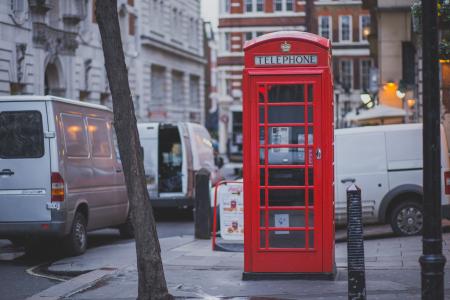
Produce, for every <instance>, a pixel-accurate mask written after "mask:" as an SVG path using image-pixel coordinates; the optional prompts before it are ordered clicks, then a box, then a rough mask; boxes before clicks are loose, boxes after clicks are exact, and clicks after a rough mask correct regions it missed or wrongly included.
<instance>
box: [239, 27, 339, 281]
mask: <svg viewBox="0 0 450 300" xmlns="http://www.w3.org/2000/svg"><path fill="white" fill-rule="evenodd" d="M330 47H331V44H330V41H329V40H327V39H325V38H322V37H319V36H317V35H314V34H310V33H304V32H294V31H289V32H275V33H271V34H266V35H263V36H261V37H258V38H256V39H253V40H251V41H249V42H247V43H246V45H245V47H244V51H245V68H244V84H243V95H244V100H243V116H244V124H243V125H244V127H243V133H244V160H243V163H244V207H245V209H244V214H245V215H244V217H245V224H246V226H245V229H244V230H245V233H244V234H245V245H244V261H245V263H244V275H243V278H244V279H252V278H255V277H258V278H259V277H264V276H265V275H270V276H272V275H274V273H276V274H277V276H278V275H288V276H293V275H298V277H303V276H304V275H306V276H308V277H316V278H321V277H325V278H333V277H334V169H333V87H332V74H331V48H330Z"/></svg>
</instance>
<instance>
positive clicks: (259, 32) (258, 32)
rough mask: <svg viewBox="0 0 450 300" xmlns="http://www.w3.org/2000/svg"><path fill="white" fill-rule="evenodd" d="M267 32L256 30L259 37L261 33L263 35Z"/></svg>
mask: <svg viewBox="0 0 450 300" xmlns="http://www.w3.org/2000/svg"><path fill="white" fill-rule="evenodd" d="M264 33H265V32H262V31H257V32H256V36H257V37H258V36H261V35H263V34H264Z"/></svg>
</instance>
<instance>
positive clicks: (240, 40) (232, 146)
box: [217, 0, 306, 159]
mask: <svg viewBox="0 0 450 300" xmlns="http://www.w3.org/2000/svg"><path fill="white" fill-rule="evenodd" d="M219 5H220V11H219V50H218V58H217V65H218V67H217V69H218V94H219V97H218V102H219V152H220V153H223V154H225V153H228V154H229V155H230V157H232V158H237V159H239V158H240V157H241V156H242V142H243V139H242V90H241V87H242V70H243V65H244V53H243V46H244V43H245V42H246V41H248V40H251V39H253V38H255V37H258V36H260V35H263V34H265V33H269V32H274V31H281V30H300V31H305V30H306V13H305V10H306V2H305V1H298V0H220V1H219Z"/></svg>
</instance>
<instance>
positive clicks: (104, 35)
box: [95, 0, 173, 300]
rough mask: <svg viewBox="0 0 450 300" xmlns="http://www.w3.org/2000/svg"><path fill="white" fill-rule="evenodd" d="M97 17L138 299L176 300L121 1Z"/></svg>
mask: <svg viewBox="0 0 450 300" xmlns="http://www.w3.org/2000/svg"><path fill="white" fill-rule="evenodd" d="M95 15H96V19H97V22H98V27H99V29H100V35H101V39H102V45H103V54H104V57H105V67H106V73H107V76H108V81H109V87H110V89H111V95H112V100H113V110H114V128H115V129H116V133H117V142H118V144H119V152H120V157H121V159H122V166H123V170H124V174H125V181H126V185H127V192H128V198H129V201H130V207H131V218H132V223H133V227H134V232H135V238H136V254H137V269H138V278H139V288H138V299H152V300H153V299H172V298H173V297H172V296H171V295H170V294H169V292H168V290H167V285H166V280H165V277H164V269H163V265H162V260H161V249H160V246H159V241H158V234H157V232H156V226H155V219H154V217H153V210H152V207H151V205H150V199H149V195H148V192H147V186H146V183H145V175H144V164H143V161H142V158H143V153H142V148H141V145H140V141H139V135H138V131H137V125H136V117H135V114H134V106H133V101H132V97H131V92H130V86H129V83H128V72H127V68H126V65H125V58H124V53H123V48H122V40H121V38H120V27H119V20H118V14H117V0H101V1H96V10H95Z"/></svg>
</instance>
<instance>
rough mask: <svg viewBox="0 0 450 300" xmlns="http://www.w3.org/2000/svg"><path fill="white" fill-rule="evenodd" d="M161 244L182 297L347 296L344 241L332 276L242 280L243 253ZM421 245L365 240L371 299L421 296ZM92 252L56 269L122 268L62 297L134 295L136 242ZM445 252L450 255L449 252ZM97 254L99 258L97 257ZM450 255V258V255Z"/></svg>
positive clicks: (415, 240) (182, 241)
mask: <svg viewBox="0 0 450 300" xmlns="http://www.w3.org/2000/svg"><path fill="white" fill-rule="evenodd" d="M444 239H445V240H446V241H447V242H448V241H450V233H446V234H444ZM404 241H405V242H404ZM160 244H161V249H162V258H163V263H164V271H165V276H166V281H167V284H168V287H169V290H170V292H171V293H172V295H174V296H176V297H178V298H180V299H185V298H193V299H205V298H206V299H221V298H226V299H248V298H250V297H265V298H267V297H269V298H270V297H271V298H274V299H300V298H301V299H303V298H306V299H346V298H347V269H346V267H347V247H346V244H345V243H338V244H336V249H335V252H336V264H337V268H338V273H337V276H336V279H335V280H333V281H318V280H264V281H242V272H243V254H242V253H233V252H214V251H212V250H211V244H210V241H205V240H194V239H193V237H176V238H170V239H161V241H160ZM391 245H392V246H393V247H391ZM404 245H408V247H407V248H406V249H407V250H405V247H403V246H404ZM421 247H422V243H421V237H408V238H390V239H384V240H382V241H380V240H367V241H365V249H367V253H366V256H365V258H366V260H365V265H366V282H367V293H368V298H370V299H415V298H417V295H420V265H419V264H418V262H417V260H418V257H419V256H420V254H421ZM90 252H91V253H87V254H88V255H84V256H81V257H78V258H70V259H65V260H62V261H59V262H56V263H55V264H54V268H57V269H58V270H63V269H64V267H65V268H67V269H69V270H73V269H75V268H78V269H80V268H81V267H84V269H85V270H88V269H91V268H93V267H97V266H99V265H103V267H104V266H116V267H117V266H120V268H119V269H118V270H117V271H115V272H114V273H113V274H109V275H108V276H103V277H102V278H101V280H97V281H96V282H95V284H91V285H87V286H86V285H83V286H81V288H80V287H79V285H80V284H78V285H77V284H76V282H75V284H73V287H74V288H77V289H72V291H67V289H70V286H71V285H72V284H70V283H69V282H67V283H65V284H66V285H65V287H66V290H65V294H64V295H65V296H64V297H66V298H68V299H135V298H136V296H137V285H138V281H137V280H138V278H137V269H136V263H135V249H134V243H127V244H121V245H111V246H106V247H99V248H96V249H92V251H90ZM445 253H447V254H448V252H445ZM102 256H103V257H102ZM124 256H127V257H124ZM96 259H98V260H99V261H98V262H93V261H94V260H96ZM448 259H450V255H449V256H448ZM133 260H134V261H133ZM88 266H89V267H88ZM93 272H95V271H93ZM446 272H447V273H450V266H449V265H447V266H446ZM88 274H91V273H88ZM85 275H87V274H85ZM76 278H78V277H76ZM445 286H446V291H448V293H447V294H448V295H450V280H448V279H446V282H445ZM44 292H45V291H44ZM60 292H61V291H60ZM60 294H61V293H60ZM42 295H47V296H54V295H56V293H53V294H52V293H50V292H48V291H47V292H46V293H44V294H42ZM42 295H41V296H42ZM67 295H69V296H67ZM35 299H47V298H42V297H41V298H35ZM49 299H50V298H49ZM55 299H57V298H55Z"/></svg>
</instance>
